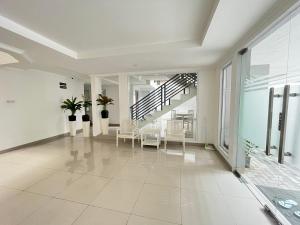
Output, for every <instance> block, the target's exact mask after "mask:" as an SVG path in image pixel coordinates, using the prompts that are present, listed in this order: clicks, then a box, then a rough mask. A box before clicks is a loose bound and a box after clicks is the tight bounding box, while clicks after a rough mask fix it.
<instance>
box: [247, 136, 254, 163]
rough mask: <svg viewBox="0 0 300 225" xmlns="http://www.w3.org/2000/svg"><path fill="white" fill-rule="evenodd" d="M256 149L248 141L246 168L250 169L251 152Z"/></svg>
mask: <svg viewBox="0 0 300 225" xmlns="http://www.w3.org/2000/svg"><path fill="white" fill-rule="evenodd" d="M254 148H255V145H254V144H253V143H252V142H251V141H249V140H246V150H245V157H246V158H245V167H246V168H250V163H251V156H250V154H251V152H252V151H253V149H254Z"/></svg>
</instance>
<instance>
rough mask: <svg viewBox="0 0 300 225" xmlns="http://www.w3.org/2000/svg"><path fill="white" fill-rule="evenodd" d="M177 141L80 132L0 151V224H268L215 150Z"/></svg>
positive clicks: (244, 188)
mask: <svg viewBox="0 0 300 225" xmlns="http://www.w3.org/2000/svg"><path fill="white" fill-rule="evenodd" d="M171 148H172V147H171ZM176 149H177V150H175V149H174V150H172V149H170V150H169V151H168V153H166V152H164V151H163V150H161V151H159V152H157V151H156V150H154V149H151V148H145V149H144V151H142V150H141V149H140V148H138V147H136V148H135V150H134V151H133V150H132V149H131V145H130V143H125V144H124V143H123V142H121V143H120V147H119V149H117V148H116V147H115V144H114V142H110V141H109V140H100V139H87V138H83V137H80V136H79V137H76V138H63V139H59V140H56V141H54V142H50V143H47V144H42V145H38V146H34V147H30V148H24V149H22V150H18V151H13V152H10V153H5V154H0V225H71V224H73V225H176V224H177V225H181V224H182V225H227V224H228V225H248V224H258V225H270V224H272V222H271V221H270V219H269V218H267V217H266V215H265V214H264V212H263V211H262V206H261V205H260V204H259V203H258V202H257V200H256V199H255V198H254V197H253V195H252V194H251V192H250V191H249V190H248V189H247V188H246V186H245V185H244V184H242V183H240V182H239V180H237V179H236V178H235V177H234V176H233V174H232V173H231V172H230V171H228V169H226V165H225V164H224V163H223V160H222V159H221V158H220V157H219V156H218V155H217V153H216V152H214V151H205V150H202V149H200V148H198V147H195V146H193V147H190V146H187V149H186V154H185V155H182V153H181V151H180V149H179V147H178V146H177V147H176Z"/></svg>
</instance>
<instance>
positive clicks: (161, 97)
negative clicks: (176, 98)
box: [160, 85, 165, 111]
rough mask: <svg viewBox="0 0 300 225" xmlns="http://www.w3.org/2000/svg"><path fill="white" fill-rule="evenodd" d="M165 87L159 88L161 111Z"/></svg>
mask: <svg viewBox="0 0 300 225" xmlns="http://www.w3.org/2000/svg"><path fill="white" fill-rule="evenodd" d="M164 86H165V85H163V86H161V87H160V110H161V111H162V110H163V88H162V87H164Z"/></svg>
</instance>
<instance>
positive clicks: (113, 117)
mask: <svg viewBox="0 0 300 225" xmlns="http://www.w3.org/2000/svg"><path fill="white" fill-rule="evenodd" d="M102 89H105V90H106V95H107V96H108V97H110V98H112V99H113V100H114V104H113V105H108V106H107V109H108V111H109V123H110V124H120V115H119V85H103V86H102Z"/></svg>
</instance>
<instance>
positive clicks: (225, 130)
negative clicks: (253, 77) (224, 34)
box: [220, 63, 232, 151]
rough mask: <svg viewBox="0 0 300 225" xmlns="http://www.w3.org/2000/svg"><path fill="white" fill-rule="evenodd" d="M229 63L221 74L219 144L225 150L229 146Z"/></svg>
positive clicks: (230, 66) (230, 68)
mask: <svg viewBox="0 0 300 225" xmlns="http://www.w3.org/2000/svg"><path fill="white" fill-rule="evenodd" d="M231 72H232V65H231V63H230V64H228V65H226V66H225V67H224V68H223V70H222V75H221V81H222V82H221V90H222V92H221V93H222V96H221V129H220V145H221V147H223V149H224V150H225V151H228V148H229V122H230V95H231Z"/></svg>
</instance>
